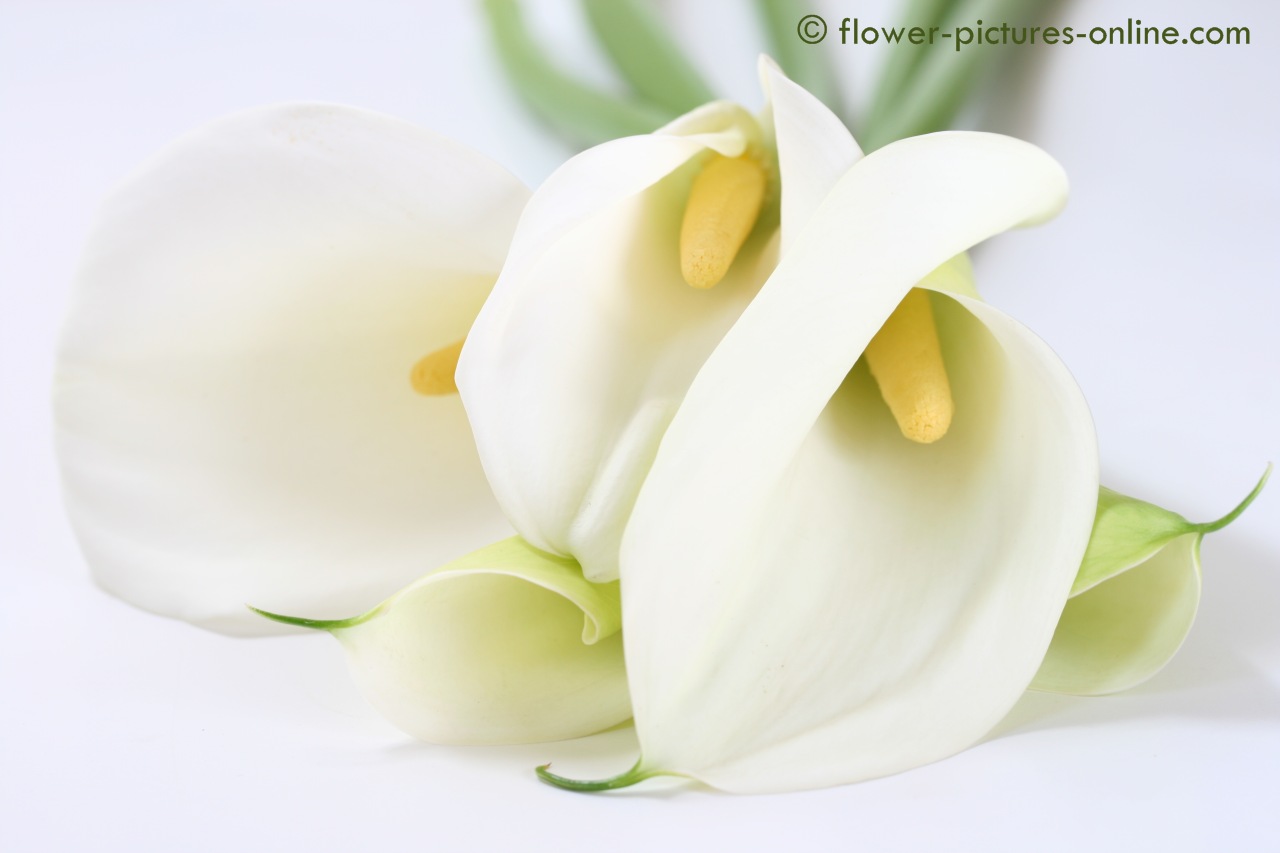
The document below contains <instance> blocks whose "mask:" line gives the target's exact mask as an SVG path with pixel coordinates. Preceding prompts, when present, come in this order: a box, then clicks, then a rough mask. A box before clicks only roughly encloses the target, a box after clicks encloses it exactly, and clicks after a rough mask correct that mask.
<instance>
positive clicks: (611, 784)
mask: <svg viewBox="0 0 1280 853" xmlns="http://www.w3.org/2000/svg"><path fill="white" fill-rule="evenodd" d="M550 766H551V765H550V764H544V765H542V766H541V767H539V768H538V769H537V772H538V778H539V779H541V780H542V781H543V782H546V783H547V784H548V785H555V786H556V787H557V788H564V789H565V790H566V791H582V792H587V793H589V792H592V791H616V790H617V789H618V788H629V787H631V786H632V785H634V784H636V783H637V782H643V781H644V780H645V779H651V778H653V777H654V776H666V775H670V774H667V773H663V772H662V771H661V770H642V769H641V768H640V762H639V761H637V762H636V765H635V767H632V768H631V769H630V770H628V771H627V772H626V773H619V774H618V775H617V776H612V777H610V778H608V779H597V780H595V781H585V780H581V779H567V778H565V777H564V776H557V775H556V774H554V773H552V772H551V771H550V770H548V769H547V768H548V767H550Z"/></svg>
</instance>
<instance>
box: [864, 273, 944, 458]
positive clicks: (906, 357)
mask: <svg viewBox="0 0 1280 853" xmlns="http://www.w3.org/2000/svg"><path fill="white" fill-rule="evenodd" d="M867 366H868V367H870V368H871V375H872V376H874V377H875V380H876V383H877V384H878V385H879V386H880V396H882V397H884V401H885V403H886V404H887V405H888V406H889V411H891V412H893V417H894V420H896V421H897V422H898V429H900V430H902V434H903V435H904V436H906V437H907V438H909V439H911V440H912V441H916V442H919V443H920V444H931V443H932V442H935V441H937V440H938V439H940V438H942V437H943V436H944V435H946V434H947V429H948V428H949V427H950V426H951V415H952V414H953V413H954V411H955V404H954V403H953V402H952V400H951V384H950V383H949V382H948V381H947V369H946V367H945V366H944V365H943V363H942V348H941V347H940V346H939V345H938V329H937V327H936V326H935V325H934V323H933V307H932V306H931V305H930V304H929V294H928V293H927V292H926V291H924V290H921V289H919V288H916V289H913V290H912V291H911V292H910V293H908V294H907V297H906V299H903V300H902V303H901V304H900V305H898V307H897V308H896V309H895V310H894V312H893V314H891V315H890V316H889V319H888V321H887V322H886V323H885V324H884V326H883V327H882V328H881V329H880V331H879V332H876V336H875V337H874V338H872V339H871V343H869V344H868V345H867Z"/></svg>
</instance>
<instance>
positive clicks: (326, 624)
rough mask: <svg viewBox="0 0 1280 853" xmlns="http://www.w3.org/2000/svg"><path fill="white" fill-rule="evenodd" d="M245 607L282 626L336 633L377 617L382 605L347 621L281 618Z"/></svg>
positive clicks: (278, 615)
mask: <svg viewBox="0 0 1280 853" xmlns="http://www.w3.org/2000/svg"><path fill="white" fill-rule="evenodd" d="M245 606H246V607H248V608H249V609H250V610H252V611H253V612H254V613H257V614H258V615H259V616H264V617H266V618H267V619H270V620H271V621H272V622H279V623H281V624H282V625H296V626H298V627H299V628H314V629H315V630H317V631H337V630H339V629H341V628H353V627H355V626H356V625H359V624H361V623H362V622H368V621H369V620H370V619H372V618H373V617H375V616H377V615H378V614H379V613H381V612H382V607H383V605H381V604H379V605H378V606H377V607H375V608H373V609H372V610H370V611H369V612H368V613H361V614H360V615H359V616H352V617H350V618H349V619H303V618H302V617H301V616H283V615H281V614H279V613H271V612H270V611H267V610H261V609H259V608H257V607H254V606H253V605H252V604H246V605H245Z"/></svg>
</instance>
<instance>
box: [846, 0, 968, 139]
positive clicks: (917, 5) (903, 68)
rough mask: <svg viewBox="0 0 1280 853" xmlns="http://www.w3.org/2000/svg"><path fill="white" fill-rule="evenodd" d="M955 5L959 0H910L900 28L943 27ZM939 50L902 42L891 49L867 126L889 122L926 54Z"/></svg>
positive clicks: (883, 67) (930, 46) (866, 122)
mask: <svg viewBox="0 0 1280 853" xmlns="http://www.w3.org/2000/svg"><path fill="white" fill-rule="evenodd" d="M954 5H955V0H907V2H906V8H905V9H904V10H903V15H902V22H901V24H898V25H897V26H902V27H906V28H908V29H910V28H911V27H923V28H925V29H928V28H929V27H932V26H940V25H941V24H942V21H943V20H944V19H945V18H946V17H947V13H948V12H949V11H950V10H951V8H952V7H953V6H954ZM937 49H938V46H937V45H927V44H921V45H913V44H911V43H910V42H899V43H898V44H896V45H894V46H893V48H892V49H890V50H889V55H888V56H887V57H886V58H885V61H884V65H883V66H881V71H880V79H879V80H877V81H876V87H875V93H874V96H873V99H872V101H871V106H870V108H869V109H868V110H867V114H866V118H864V119H863V124H864V126H865V127H868V128H871V127H875V126H876V125H879V124H881V123H883V122H884V121H885V120H886V117H887V116H888V115H890V114H891V113H892V112H893V110H894V108H895V107H896V106H897V104H898V102H899V100H900V99H901V97H902V93H903V92H905V91H908V89H909V88H910V85H911V84H912V83H913V82H914V80H915V76H916V72H917V71H918V70H919V68H920V65H921V62H922V60H923V59H924V57H925V54H926V53H927V52H928V51H931V50H937Z"/></svg>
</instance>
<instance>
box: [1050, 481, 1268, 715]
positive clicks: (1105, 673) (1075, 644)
mask: <svg viewBox="0 0 1280 853" xmlns="http://www.w3.org/2000/svg"><path fill="white" fill-rule="evenodd" d="M1270 475H1271V467H1270V466H1268V467H1267V471H1266V473H1265V474H1263V476H1262V479H1261V480H1259V481H1258V484H1257V485H1256V486H1255V487H1254V489H1253V491H1252V492H1250V493H1249V494H1248V496H1247V497H1245V499H1244V500H1243V501H1241V502H1240V504H1239V505H1238V506H1237V507H1236V508H1235V509H1233V510H1232V511H1231V512H1229V513H1228V514H1227V515H1225V516H1223V517H1222V518H1220V519H1218V520H1217V521H1211V522H1206V523H1203V524H1193V523H1192V522H1190V521H1187V520H1186V519H1185V518H1183V517H1182V516H1180V515H1178V514H1177V513H1173V512H1170V511H1169V510H1167V509H1161V508H1160V507H1158V506H1156V505H1154V504H1150V503H1147V502H1145V501H1140V500H1137V499H1135V498H1131V497H1127V496H1126V495H1122V494H1120V493H1119V492H1115V491H1112V490H1111V489H1106V488H1104V489H1102V490H1101V492H1100V493H1099V496H1098V511H1097V517H1096V519H1095V520H1094V523H1093V535H1092V537H1091V538H1090V540H1089V548H1088V550H1087V551H1086V552H1085V555H1084V562H1083V563H1082V564H1081V566H1080V571H1079V573H1078V574H1077V575H1076V579H1075V583H1074V584H1073V585H1072V587H1071V600H1070V601H1069V602H1067V606H1066V609H1065V610H1064V611H1063V613H1062V619H1061V620H1060V621H1059V622H1058V628H1057V630H1056V632H1055V633H1054V635H1053V643H1052V644H1051V645H1050V646H1049V651H1048V653H1047V654H1046V655H1045V659H1044V662H1043V663H1042V664H1041V665H1040V671H1039V672H1038V673H1036V677H1035V681H1033V682H1032V684H1031V686H1032V687H1033V688H1034V689H1036V690H1045V691H1051V692H1054V693H1075V694H1084V695H1100V694H1104V693H1115V692H1117V691H1120V690H1127V689H1128V688H1130V687H1134V686H1136V685H1138V684H1140V683H1142V682H1143V681H1146V680H1147V679H1148V678H1150V677H1151V676H1153V675H1155V674H1156V673H1157V672H1159V671H1160V670H1161V669H1162V668H1163V667H1164V665H1165V664H1166V663H1168V662H1169V660H1170V659H1172V658H1173V656H1174V654H1175V653H1177V651H1178V649H1179V648H1181V646H1182V643H1183V641H1184V640H1185V639H1186V637H1187V634H1188V633H1189V632H1190V631H1191V624H1192V622H1194V621H1195V617H1196V610H1197V609H1198V608H1199V605H1200V543H1201V542H1202V541H1203V540H1204V537H1205V535H1206V534H1209V533H1212V532H1214V531H1216V530H1221V529H1222V528H1223V527H1226V526H1227V525H1228V524H1230V523H1231V522H1232V521H1234V520H1235V519H1236V518H1237V517H1239V515H1240V514H1241V513H1243V512H1244V511H1245V509H1246V508H1248V506H1249V504H1251V503H1252V502H1253V500H1254V498H1256V497H1257V496H1258V495H1259V493H1261V491H1262V488H1263V486H1264V485H1266V482H1267V478H1268V477H1269V476H1270Z"/></svg>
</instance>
